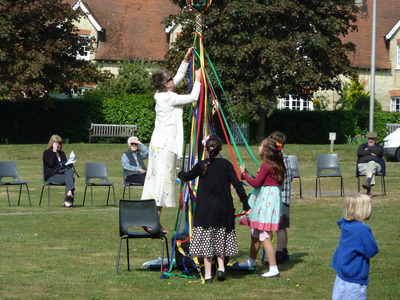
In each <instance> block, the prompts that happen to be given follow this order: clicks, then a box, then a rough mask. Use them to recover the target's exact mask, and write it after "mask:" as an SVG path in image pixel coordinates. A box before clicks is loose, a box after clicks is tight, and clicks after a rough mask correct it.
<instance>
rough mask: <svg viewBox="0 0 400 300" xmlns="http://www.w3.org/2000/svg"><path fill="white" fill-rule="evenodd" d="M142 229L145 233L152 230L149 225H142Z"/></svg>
mask: <svg viewBox="0 0 400 300" xmlns="http://www.w3.org/2000/svg"><path fill="white" fill-rule="evenodd" d="M142 227H143V230H144V231H146V232H147V233H151V232H152V231H153V229H152V228H151V227H148V226H142Z"/></svg>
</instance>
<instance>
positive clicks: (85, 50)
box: [76, 34, 90, 60]
mask: <svg viewBox="0 0 400 300" xmlns="http://www.w3.org/2000/svg"><path fill="white" fill-rule="evenodd" d="M79 36H80V37H82V38H84V40H85V41H86V45H85V46H83V47H82V49H81V51H79V53H78V54H77V55H76V58H77V59H82V60H90V36H89V35H82V34H80V35H79Z"/></svg>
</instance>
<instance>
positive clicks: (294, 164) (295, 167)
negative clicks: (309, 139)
mask: <svg viewBox="0 0 400 300" xmlns="http://www.w3.org/2000/svg"><path fill="white" fill-rule="evenodd" d="M288 156H289V160H290V167H291V169H292V175H293V179H295V178H298V179H299V185H300V198H303V189H302V185H301V177H300V170H299V162H298V160H297V155H288Z"/></svg>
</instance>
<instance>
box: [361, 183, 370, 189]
mask: <svg viewBox="0 0 400 300" xmlns="http://www.w3.org/2000/svg"><path fill="white" fill-rule="evenodd" d="M362 187H363V188H364V189H369V188H370V187H371V184H370V183H369V182H368V181H366V182H364V183H363V184H362Z"/></svg>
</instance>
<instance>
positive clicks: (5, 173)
mask: <svg viewBox="0 0 400 300" xmlns="http://www.w3.org/2000/svg"><path fill="white" fill-rule="evenodd" d="M5 178H8V179H7V180H5ZM10 179H12V180H10ZM3 185H5V186H6V190H7V199H8V205H9V206H10V205H11V203H10V194H9V191H8V186H11V185H19V186H20V187H19V196H18V205H19V203H20V201H21V191H22V186H23V185H25V186H26V191H27V192H28V199H29V205H30V206H32V202H31V196H30V195H29V188H28V181H21V180H20V179H19V176H18V171H17V166H16V165H15V162H14V161H0V186H3Z"/></svg>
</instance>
